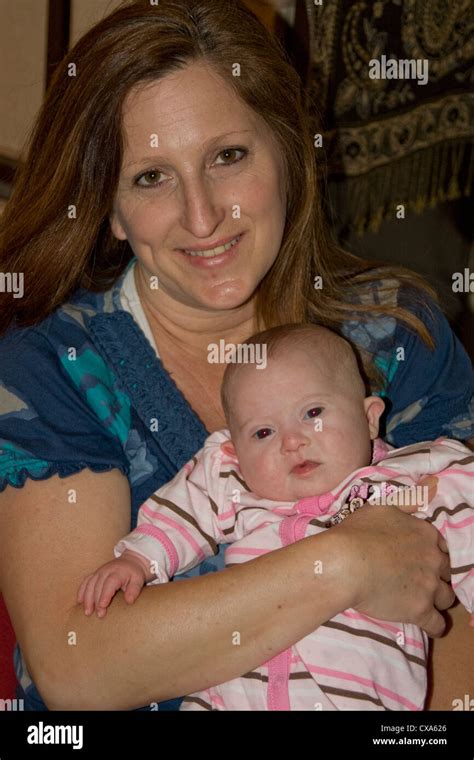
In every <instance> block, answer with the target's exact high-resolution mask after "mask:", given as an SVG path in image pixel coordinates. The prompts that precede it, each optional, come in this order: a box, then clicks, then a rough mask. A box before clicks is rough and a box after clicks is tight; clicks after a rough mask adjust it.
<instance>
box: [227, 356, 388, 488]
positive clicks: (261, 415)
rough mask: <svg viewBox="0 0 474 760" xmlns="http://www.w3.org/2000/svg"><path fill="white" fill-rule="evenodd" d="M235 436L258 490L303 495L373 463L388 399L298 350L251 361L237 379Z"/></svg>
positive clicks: (242, 462) (244, 472)
mask: <svg viewBox="0 0 474 760" xmlns="http://www.w3.org/2000/svg"><path fill="white" fill-rule="evenodd" d="M231 393H232V396H231V397H232V409H233V413H234V414H233V425H232V428H233V430H232V441H233V444H234V447H235V451H236V454H237V457H238V459H239V463H240V468H241V471H242V475H243V477H244V479H245V482H246V483H247V485H248V486H249V488H250V489H251V490H252V491H253V492H254V493H256V494H257V495H258V496H261V497H264V498H267V499H274V500H275V501H297V500H298V499H302V498H304V497H306V496H314V495H317V494H322V493H324V492H326V491H329V490H331V489H332V488H334V487H335V486H337V484H338V483H339V482H340V481H341V480H343V479H344V478H345V477H347V476H348V475H349V474H350V473H351V472H352V471H353V470H356V469H358V468H359V467H364V466H366V465H369V464H370V461H371V439H373V438H375V437H376V436H377V434H378V420H379V417H380V415H381V413H382V412H383V409H384V403H383V401H382V400H381V399H380V398H378V397H377V396H370V397H368V398H365V394H364V391H363V387H362V386H361V381H360V379H359V382H354V379H352V381H351V379H350V378H348V377H345V376H344V373H343V372H341V371H335V369H334V368H333V370H331V366H330V362H329V363H328V364H326V365H324V364H323V362H322V361H317V362H315V357H314V356H309V355H306V354H305V353H303V352H292V354H291V357H287V358H285V359H280V358H276V359H270V360H269V361H268V363H267V366H266V368H265V369H257V368H256V367H253V366H252V367H249V368H246V369H245V370H244V371H242V372H239V373H238V375H237V376H236V378H235V380H234V382H233V384H232V386H231Z"/></svg>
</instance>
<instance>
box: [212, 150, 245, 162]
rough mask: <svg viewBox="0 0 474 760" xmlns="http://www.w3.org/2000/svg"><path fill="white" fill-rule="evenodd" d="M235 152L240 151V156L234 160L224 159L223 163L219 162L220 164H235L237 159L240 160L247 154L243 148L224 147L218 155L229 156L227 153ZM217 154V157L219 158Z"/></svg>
mask: <svg viewBox="0 0 474 760" xmlns="http://www.w3.org/2000/svg"><path fill="white" fill-rule="evenodd" d="M233 153H234V154H235V153H242V156H240V158H237V159H235V160H234V161H225V162H224V164H221V166H226V165H228V166H232V164H237V163H238V162H239V161H242V159H243V158H244V157H245V156H246V155H247V151H246V150H244V149H243V148H225V149H224V150H222V151H221V152H220V153H219V156H229V154H231V155H232V154H233ZM219 156H218V158H219Z"/></svg>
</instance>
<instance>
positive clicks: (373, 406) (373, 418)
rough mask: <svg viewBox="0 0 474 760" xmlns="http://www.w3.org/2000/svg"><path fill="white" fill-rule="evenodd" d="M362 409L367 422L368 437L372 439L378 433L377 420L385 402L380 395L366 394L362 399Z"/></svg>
mask: <svg viewBox="0 0 474 760" xmlns="http://www.w3.org/2000/svg"><path fill="white" fill-rule="evenodd" d="M364 409H365V416H366V417H367V422H368V423H369V431H370V438H371V440H372V441H373V440H374V438H377V436H378V434H379V420H380V417H381V416H382V414H383V410H384V409H385V402H384V401H383V400H382V399H381V398H380V396H367V398H365V399H364Z"/></svg>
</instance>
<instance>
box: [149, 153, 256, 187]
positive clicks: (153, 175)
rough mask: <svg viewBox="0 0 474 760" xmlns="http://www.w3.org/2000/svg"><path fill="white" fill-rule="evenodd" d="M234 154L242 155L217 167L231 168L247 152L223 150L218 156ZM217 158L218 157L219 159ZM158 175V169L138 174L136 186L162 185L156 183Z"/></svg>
mask: <svg viewBox="0 0 474 760" xmlns="http://www.w3.org/2000/svg"><path fill="white" fill-rule="evenodd" d="M236 153H241V154H242V155H241V156H240V157H238V158H234V159H233V160H230V161H224V162H223V163H221V164H218V165H219V166H233V164H237V163H238V162H239V161H242V159H243V158H245V156H246V155H247V151H246V150H244V149H243V148H225V150H222V151H221V152H220V153H219V156H225V157H226V158H228V157H229V156H230V158H232V156H233V155H235V154H236ZM219 156H218V157H219ZM160 174H163V172H160V171H159V170H158V169H150V170H149V171H147V172H143V174H140V176H139V177H138V178H137V180H136V184H137V185H138V186H139V187H157V186H158V185H161V184H163V183H162V182H158V181H157V180H158V177H159V176H160Z"/></svg>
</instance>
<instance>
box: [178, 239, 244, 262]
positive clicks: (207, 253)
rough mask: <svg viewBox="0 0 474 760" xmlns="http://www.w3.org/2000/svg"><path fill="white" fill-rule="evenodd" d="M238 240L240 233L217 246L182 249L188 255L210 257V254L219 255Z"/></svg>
mask: <svg viewBox="0 0 474 760" xmlns="http://www.w3.org/2000/svg"><path fill="white" fill-rule="evenodd" d="M239 240H240V235H237V237H236V238H234V239H233V240H231V241H230V243H226V244H225V245H219V246H218V247H217V248H209V249H208V250H207V251H184V253H187V254H188V255H189V256H201V258H204V259H210V258H212V256H219V254H220V253H224V252H225V251H228V250H229V248H232V246H233V245H235V244H236V243H238V242H239Z"/></svg>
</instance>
